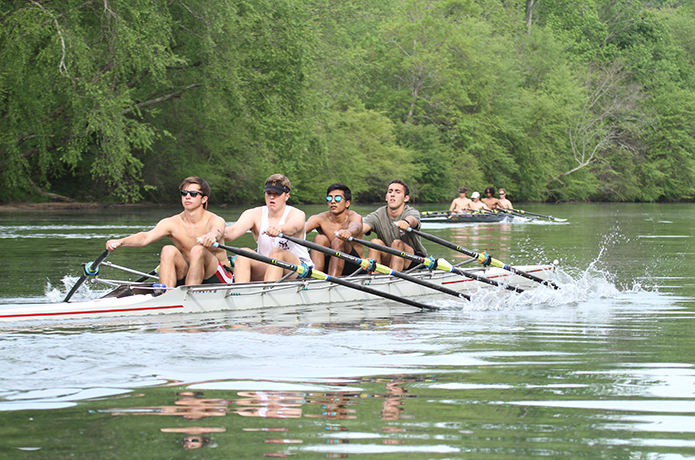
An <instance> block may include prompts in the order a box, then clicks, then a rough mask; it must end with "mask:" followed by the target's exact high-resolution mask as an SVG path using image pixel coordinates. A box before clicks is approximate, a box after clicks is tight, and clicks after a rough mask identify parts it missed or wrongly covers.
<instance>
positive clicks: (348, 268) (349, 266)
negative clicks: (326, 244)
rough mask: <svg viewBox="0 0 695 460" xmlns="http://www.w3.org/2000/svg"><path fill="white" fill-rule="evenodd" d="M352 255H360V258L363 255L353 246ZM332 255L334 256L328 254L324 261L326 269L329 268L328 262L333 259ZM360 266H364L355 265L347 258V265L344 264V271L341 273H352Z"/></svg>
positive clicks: (345, 274)
mask: <svg viewBox="0 0 695 460" xmlns="http://www.w3.org/2000/svg"><path fill="white" fill-rule="evenodd" d="M350 255H351V256H354V257H358V258H360V259H361V258H362V256H360V255H359V253H358V252H357V251H356V250H355V248H352V249H351V250H350ZM331 257H332V256H329V255H327V256H326V258H325V262H324V267H325V268H324V270H327V269H328V263H329V262H330V261H331ZM360 268H362V267H361V266H360V265H355V264H353V263H352V262H350V261H348V260H346V261H345V265H343V272H342V273H341V274H340V276H348V275H352V274H353V273H355V272H356V271H357V270H359V269H360Z"/></svg>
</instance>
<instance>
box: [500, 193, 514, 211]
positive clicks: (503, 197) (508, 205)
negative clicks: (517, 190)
mask: <svg viewBox="0 0 695 460" xmlns="http://www.w3.org/2000/svg"><path fill="white" fill-rule="evenodd" d="M499 194H500V208H502V209H514V205H513V204H512V202H511V201H509V200H508V199H507V191H506V190H505V189H503V188H501V189H500V191H499Z"/></svg>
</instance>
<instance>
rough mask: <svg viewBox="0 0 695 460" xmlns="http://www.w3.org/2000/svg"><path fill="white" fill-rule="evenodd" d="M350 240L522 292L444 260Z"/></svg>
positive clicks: (431, 267) (446, 270) (433, 268)
mask: <svg viewBox="0 0 695 460" xmlns="http://www.w3.org/2000/svg"><path fill="white" fill-rule="evenodd" d="M350 240H351V241H356V242H357V243H360V244H362V245H364V246H367V247H368V248H373V249H376V250H377V251H381V252H386V253H389V254H392V255H394V256H398V257H403V258H404V259H408V260H412V261H415V262H419V263H421V264H423V265H425V267H427V268H429V269H431V270H442V271H445V272H451V273H456V274H457V275H461V276H465V277H466V278H471V279H474V280H476V281H480V282H481V283H485V284H489V285H491V286H498V287H500V286H501V287H503V288H505V289H507V290H509V291H514V292H524V290H523V289H521V288H518V287H515V286H510V285H508V284H502V283H498V282H497V281H495V280H491V279H490V278H485V277H484V276H480V275H478V274H476V273H472V272H469V271H467V270H462V269H460V268H458V267H454V266H452V265H451V264H450V263H449V262H447V261H446V260H444V259H437V260H434V259H430V258H426V257H421V256H418V255H415V254H410V253H408V252H402V251H399V250H398V249H393V248H390V247H388V246H384V245H381V244H376V243H372V242H371V241H369V240H360V239H358V238H350Z"/></svg>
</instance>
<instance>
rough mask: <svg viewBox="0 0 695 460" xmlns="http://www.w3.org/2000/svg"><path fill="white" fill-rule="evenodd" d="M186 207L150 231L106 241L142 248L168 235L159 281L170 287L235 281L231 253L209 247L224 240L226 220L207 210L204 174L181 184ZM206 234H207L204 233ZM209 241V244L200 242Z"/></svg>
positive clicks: (115, 245)
mask: <svg viewBox="0 0 695 460" xmlns="http://www.w3.org/2000/svg"><path fill="white" fill-rule="evenodd" d="M179 189H180V190H179V193H180V195H181V204H182V205H183V211H182V212H181V213H179V214H176V215H174V216H171V217H166V218H164V219H162V220H160V221H159V223H157V225H156V226H155V227H154V228H153V229H152V230H150V231H147V232H139V233H135V234H133V235H130V236H126V237H125V238H120V239H112V240H108V241H107V242H106V249H108V250H109V251H114V250H116V249H117V248H119V247H124V248H141V247H144V246H147V245H148V244H150V243H153V242H155V241H157V240H160V239H161V238H164V237H167V238H169V240H171V242H172V243H173V245H166V246H164V247H163V248H162V252H161V259H160V267H159V281H160V282H161V283H163V284H165V285H166V287H167V288H173V287H176V286H180V285H183V284H186V285H192V284H206V283H231V282H232V271H231V268H230V267H229V260H228V259H227V253H226V251H224V250H223V249H219V248H212V247H209V246H210V245H212V243H213V242H215V241H217V242H220V243H222V242H223V241H222V235H224V229H225V221H224V219H223V218H222V217H220V216H218V215H216V214H214V213H212V212H210V211H208V210H207V206H208V199H209V197H210V185H208V183H207V182H206V181H205V180H204V179H201V178H200V177H187V178H186V179H184V180H183V182H181V185H179ZM201 235H203V236H201ZM202 241H205V242H207V243H208V247H205V246H203V245H201V244H198V243H199V242H202Z"/></svg>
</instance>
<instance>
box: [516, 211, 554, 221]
mask: <svg viewBox="0 0 695 460" xmlns="http://www.w3.org/2000/svg"><path fill="white" fill-rule="evenodd" d="M511 211H514V212H516V213H519V214H528V215H530V216H538V217H544V218H546V219H550V220H554V221H556V222H566V221H567V219H559V218H557V217H553V216H546V215H544V214H537V213H535V212H529V211H524V210H523V209H512V210H511Z"/></svg>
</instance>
